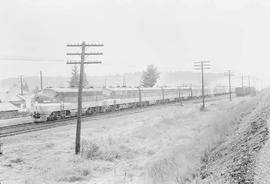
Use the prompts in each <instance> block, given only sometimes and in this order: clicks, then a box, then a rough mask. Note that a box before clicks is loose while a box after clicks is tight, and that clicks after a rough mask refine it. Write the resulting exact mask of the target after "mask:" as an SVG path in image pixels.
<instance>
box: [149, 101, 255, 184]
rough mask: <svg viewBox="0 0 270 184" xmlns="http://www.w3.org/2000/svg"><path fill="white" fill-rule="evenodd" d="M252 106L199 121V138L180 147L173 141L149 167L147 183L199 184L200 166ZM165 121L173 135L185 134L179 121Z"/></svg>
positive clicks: (240, 106)
mask: <svg viewBox="0 0 270 184" xmlns="http://www.w3.org/2000/svg"><path fill="white" fill-rule="evenodd" d="M253 103H254V101H252V102H250V103H241V104H240V105H237V106H236V107H234V108H232V109H231V110H230V111H228V112H227V113H225V114H224V113H223V114H221V113H217V115H216V117H215V118H212V120H211V121H208V122H204V119H203V118H202V119H199V120H197V121H198V123H199V124H201V126H200V128H197V127H196V128H197V129H195V130H196V131H197V134H196V138H194V139H189V140H188V141H189V142H188V143H185V144H181V141H183V140H181V139H179V140H177V139H176V140H173V143H171V144H170V145H169V146H167V147H165V148H163V149H162V150H161V151H160V152H159V154H156V155H155V156H154V157H153V158H152V159H151V160H150V161H149V162H148V163H147V165H146V167H147V177H148V182H147V183H149V184H162V183H168V184H179V183H180V184H183V183H196V182H197V181H198V180H197V179H198V177H197V176H196V173H198V171H199V169H200V166H201V162H208V159H209V158H208V155H209V153H210V151H211V150H212V149H214V148H215V147H216V146H217V145H219V144H222V143H223V141H224V138H225V137H226V136H228V134H229V133H230V132H232V131H231V130H232V129H233V127H234V125H235V124H236V123H237V121H238V120H239V119H241V112H246V111H248V110H249V109H250V108H251V107H252V104H253ZM202 113H209V112H202ZM210 113H211V112H210ZM163 121H164V122H163V123H166V122H168V124H169V125H170V126H173V128H171V129H170V128H169V127H168V130H170V134H179V135H181V134H183V129H182V128H183V127H181V128H180V127H178V126H177V123H178V122H177V121H178V120H177V119H174V120H172V119H169V120H168V119H165V118H164V119H163ZM165 121H166V122H165ZM181 125H182V124H181ZM168 130H167V131H168ZM178 138H179V137H178ZM179 142H180V143H179Z"/></svg>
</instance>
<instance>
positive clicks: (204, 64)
mask: <svg viewBox="0 0 270 184" xmlns="http://www.w3.org/2000/svg"><path fill="white" fill-rule="evenodd" d="M210 66H211V65H210V61H199V62H194V68H195V70H201V73H202V108H201V109H202V110H204V109H205V99H204V98H205V97H204V70H206V69H210Z"/></svg>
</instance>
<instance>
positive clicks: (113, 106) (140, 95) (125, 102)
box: [31, 87, 226, 122]
mask: <svg viewBox="0 0 270 184" xmlns="http://www.w3.org/2000/svg"><path fill="white" fill-rule="evenodd" d="M225 93H226V91H224V90H223V91H222V90H218V92H217V91H213V90H210V89H208V88H206V89H205V96H216V95H219V94H225ZM201 96H202V93H201V89H200V88H185V87H181V88H179V87H175V88H168V87H162V88H140V87H139V88H89V89H84V90H83V93H82V102H83V103H82V114H83V115H92V114H95V113H103V112H108V111H116V110H121V109H127V108H136V107H142V106H148V105H153V104H162V103H169V102H177V101H181V100H188V99H190V98H200V97H201ZM77 100H78V90H77V89H73V88H46V89H43V90H42V91H41V92H39V93H38V94H37V95H36V96H35V97H34V98H33V100H32V105H31V114H32V117H33V119H34V121H35V122H42V121H53V120H58V119H63V118H68V117H72V116H76V115H77Z"/></svg>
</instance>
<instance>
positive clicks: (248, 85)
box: [248, 76, 250, 92]
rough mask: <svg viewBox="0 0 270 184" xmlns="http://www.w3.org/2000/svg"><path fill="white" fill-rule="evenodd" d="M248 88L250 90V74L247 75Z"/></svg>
mask: <svg viewBox="0 0 270 184" xmlns="http://www.w3.org/2000/svg"><path fill="white" fill-rule="evenodd" d="M248 89H249V92H250V76H248Z"/></svg>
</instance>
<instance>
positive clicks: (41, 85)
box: [39, 71, 43, 90]
mask: <svg viewBox="0 0 270 184" xmlns="http://www.w3.org/2000/svg"><path fill="white" fill-rule="evenodd" d="M39 74H40V89H41V90H42V89H43V81H42V71H40V73H39Z"/></svg>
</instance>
